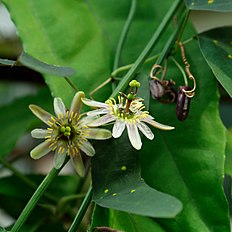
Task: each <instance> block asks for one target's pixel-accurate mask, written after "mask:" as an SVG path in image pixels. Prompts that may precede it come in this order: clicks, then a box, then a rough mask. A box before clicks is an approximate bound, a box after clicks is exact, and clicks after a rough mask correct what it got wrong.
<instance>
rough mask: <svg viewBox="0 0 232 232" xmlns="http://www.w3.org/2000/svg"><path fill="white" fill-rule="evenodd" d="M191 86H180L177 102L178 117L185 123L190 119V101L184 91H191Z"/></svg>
mask: <svg viewBox="0 0 232 232" xmlns="http://www.w3.org/2000/svg"><path fill="white" fill-rule="evenodd" d="M190 89H191V88H190V87H189V86H179V88H178V94H177V102H176V116H177V118H178V119H179V120H180V121H184V120H185V119H186V118H187V117H188V113H189V107H190V100H191V98H190V97H188V96H187V95H186V94H185V92H184V91H183V90H190Z"/></svg>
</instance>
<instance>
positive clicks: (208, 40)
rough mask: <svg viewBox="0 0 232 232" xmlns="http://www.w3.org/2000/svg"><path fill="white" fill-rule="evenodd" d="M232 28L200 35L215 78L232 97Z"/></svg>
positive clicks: (203, 51) (203, 49)
mask: <svg viewBox="0 0 232 232" xmlns="http://www.w3.org/2000/svg"><path fill="white" fill-rule="evenodd" d="M231 36H232V27H224V28H217V29H213V30H210V31H207V32H204V33H202V34H200V35H199V45H200V49H201V52H202V54H203V56H204V57H205V59H206V61H207V63H208V65H209V66H210V68H211V69H212V71H213V73H214V75H215V77H216V78H217V80H218V81H219V82H220V83H221V85H222V86H223V87H224V88H225V90H226V91H227V92H228V94H229V95H230V96H231V97H232V77H231V73H232V44H231V39H230V38H231Z"/></svg>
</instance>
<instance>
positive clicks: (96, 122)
mask: <svg viewBox="0 0 232 232" xmlns="http://www.w3.org/2000/svg"><path fill="white" fill-rule="evenodd" d="M115 120H116V117H115V116H114V115H111V114H107V115H104V116H102V117H100V118H98V119H96V120H94V121H93V122H91V123H89V124H88V126H101V125H104V124H107V123H109V122H113V121H115Z"/></svg>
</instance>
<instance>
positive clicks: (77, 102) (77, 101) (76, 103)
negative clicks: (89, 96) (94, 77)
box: [69, 91, 85, 116]
mask: <svg viewBox="0 0 232 232" xmlns="http://www.w3.org/2000/svg"><path fill="white" fill-rule="evenodd" d="M83 97H85V93H84V92H82V91H79V92H77V93H76V94H75V96H74V97H73V100H72V104H71V107H70V111H69V112H70V114H71V113H72V112H73V113H77V116H79V113H80V109H81V107H82V102H81V98H83Z"/></svg>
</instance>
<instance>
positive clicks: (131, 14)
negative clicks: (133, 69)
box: [113, 0, 137, 70]
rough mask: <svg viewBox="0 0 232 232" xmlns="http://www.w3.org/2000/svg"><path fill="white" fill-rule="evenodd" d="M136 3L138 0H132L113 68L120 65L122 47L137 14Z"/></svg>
mask: <svg viewBox="0 0 232 232" xmlns="http://www.w3.org/2000/svg"><path fill="white" fill-rule="evenodd" d="M136 4H137V0H131V7H130V12H129V14H128V17H127V20H126V22H125V25H124V27H123V30H122V33H121V36H120V39H119V42H118V46H117V49H116V53H115V59H114V66H113V70H115V69H117V68H118V66H119V60H120V56H121V52H122V48H123V45H124V43H125V40H126V37H127V34H128V31H129V29H130V26H131V23H132V20H133V17H134V14H135V10H136Z"/></svg>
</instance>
